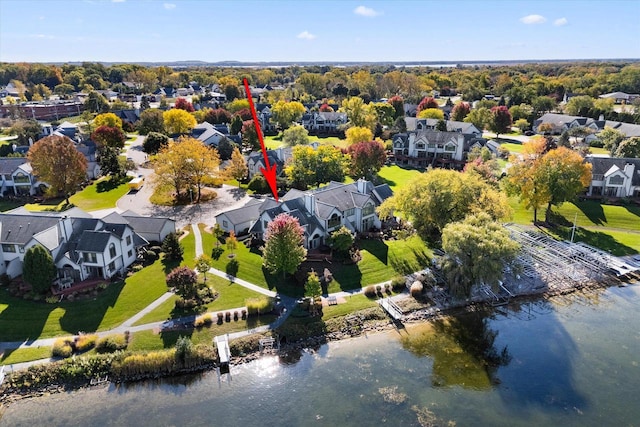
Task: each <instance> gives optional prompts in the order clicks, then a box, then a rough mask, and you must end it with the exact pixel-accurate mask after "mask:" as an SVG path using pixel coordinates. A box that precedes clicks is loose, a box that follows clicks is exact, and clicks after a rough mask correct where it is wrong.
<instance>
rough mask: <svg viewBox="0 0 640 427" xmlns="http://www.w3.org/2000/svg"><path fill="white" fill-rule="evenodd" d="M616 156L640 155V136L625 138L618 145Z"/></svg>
mask: <svg viewBox="0 0 640 427" xmlns="http://www.w3.org/2000/svg"><path fill="white" fill-rule="evenodd" d="M615 157H635V158H638V157H640V137H637V136H635V137H633V138H629V139H625V140H624V141H622V142H621V143H620V145H618V148H617V149H616V152H615Z"/></svg>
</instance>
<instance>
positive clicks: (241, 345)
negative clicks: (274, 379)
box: [229, 334, 264, 356]
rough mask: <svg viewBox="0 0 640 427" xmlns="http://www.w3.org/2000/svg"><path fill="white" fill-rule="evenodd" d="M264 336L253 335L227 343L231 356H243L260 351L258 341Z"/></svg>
mask: <svg viewBox="0 0 640 427" xmlns="http://www.w3.org/2000/svg"><path fill="white" fill-rule="evenodd" d="M262 338H264V335H260V334H253V335H248V336H246V337H242V338H237V339H235V340H232V341H231V342H230V343H229V350H230V351H231V355H232V356H244V355H245V354H247V353H252V352H254V351H258V350H259V349H260V340H261V339H262Z"/></svg>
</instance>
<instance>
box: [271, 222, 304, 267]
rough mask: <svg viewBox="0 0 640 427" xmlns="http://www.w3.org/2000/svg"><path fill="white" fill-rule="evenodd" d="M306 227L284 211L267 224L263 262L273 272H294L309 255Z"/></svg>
mask: <svg viewBox="0 0 640 427" xmlns="http://www.w3.org/2000/svg"><path fill="white" fill-rule="evenodd" d="M303 243H304V229H303V228H302V227H301V226H300V223H299V222H298V220H297V219H296V218H294V217H292V216H291V215H289V214H286V213H282V214H280V215H278V216H276V217H275V218H274V220H273V221H271V222H270V223H269V224H268V225H267V231H266V233H265V244H264V248H263V249H262V263H263V265H264V266H265V268H266V269H267V270H269V272H271V273H272V274H277V273H282V277H283V278H284V277H285V275H286V274H287V273H289V274H293V273H294V272H295V271H296V270H297V269H298V267H299V266H300V264H301V263H302V261H304V260H305V259H306V257H307V250H306V249H305V248H304V246H303Z"/></svg>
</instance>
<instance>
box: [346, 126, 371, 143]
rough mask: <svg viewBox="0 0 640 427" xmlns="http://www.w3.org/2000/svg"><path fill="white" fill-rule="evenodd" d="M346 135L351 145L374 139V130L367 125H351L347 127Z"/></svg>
mask: <svg viewBox="0 0 640 427" xmlns="http://www.w3.org/2000/svg"><path fill="white" fill-rule="evenodd" d="M345 135H346V136H347V142H348V143H349V145H353V144H357V143H358V142H368V141H373V132H371V130H370V129H369V128H366V127H359V126H354V127H351V128H349V129H347V131H346V132H345Z"/></svg>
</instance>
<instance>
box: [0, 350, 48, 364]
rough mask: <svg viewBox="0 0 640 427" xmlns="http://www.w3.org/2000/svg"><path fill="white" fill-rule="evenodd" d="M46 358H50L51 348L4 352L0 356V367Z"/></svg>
mask: <svg viewBox="0 0 640 427" xmlns="http://www.w3.org/2000/svg"><path fill="white" fill-rule="evenodd" d="M48 357H51V347H49V346H44V347H34V348H19V349H16V350H6V351H5V352H4V354H2V356H0V365H12V364H14V363H22V362H28V361H31V360H39V359H46V358H48Z"/></svg>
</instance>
